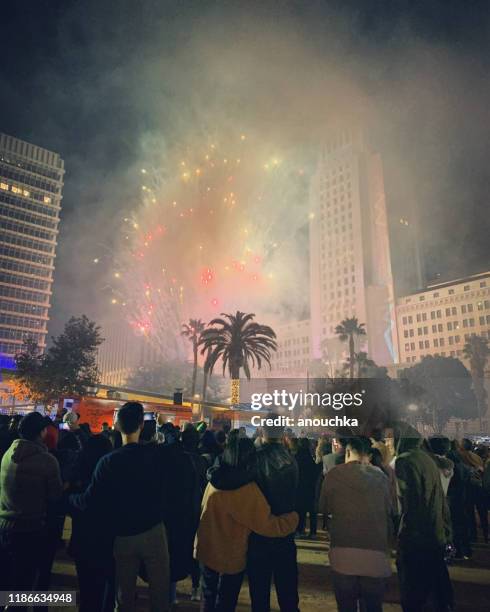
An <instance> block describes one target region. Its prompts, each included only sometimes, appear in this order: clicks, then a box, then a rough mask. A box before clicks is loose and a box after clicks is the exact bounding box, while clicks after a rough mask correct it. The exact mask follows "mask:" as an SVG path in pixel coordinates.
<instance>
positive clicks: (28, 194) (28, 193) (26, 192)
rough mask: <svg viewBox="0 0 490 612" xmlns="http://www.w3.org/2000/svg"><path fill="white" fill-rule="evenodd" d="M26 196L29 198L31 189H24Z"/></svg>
mask: <svg viewBox="0 0 490 612" xmlns="http://www.w3.org/2000/svg"><path fill="white" fill-rule="evenodd" d="M22 193H23V194H24V195H25V197H26V198H28V197H29V196H30V195H31V194H30V192H29V191H27V189H24V191H23V192H22Z"/></svg>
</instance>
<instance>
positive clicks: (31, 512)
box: [0, 412, 62, 591]
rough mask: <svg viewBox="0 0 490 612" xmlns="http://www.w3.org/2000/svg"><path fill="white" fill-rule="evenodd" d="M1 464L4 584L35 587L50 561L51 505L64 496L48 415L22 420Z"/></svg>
mask: <svg viewBox="0 0 490 612" xmlns="http://www.w3.org/2000/svg"><path fill="white" fill-rule="evenodd" d="M19 435H20V438H19V439H17V440H14V442H12V444H11V446H10V448H9V449H8V451H7V452H6V453H5V455H4V456H3V459H2V464H1V469H0V561H1V564H0V565H1V568H2V571H0V590H2V591H6V590H15V591H30V590H33V589H35V586H36V584H35V583H36V578H37V575H38V572H39V569H40V567H41V566H42V565H43V563H44V561H45V555H46V547H45V534H46V531H45V530H46V518H47V512H48V505H49V504H50V503H52V502H55V501H56V500H58V499H59V498H60V497H61V493H62V484H61V477H60V469H59V466H58V462H57V461H56V459H55V458H54V457H53V456H52V455H50V454H49V453H48V449H47V448H46V446H45V444H44V443H43V439H44V437H45V436H46V421H45V418H44V417H43V416H42V415H41V414H39V413H38V412H31V413H30V414H28V415H26V416H25V417H24V418H23V419H22V420H21V421H20V423H19Z"/></svg>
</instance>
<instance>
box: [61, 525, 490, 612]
mask: <svg viewBox="0 0 490 612" xmlns="http://www.w3.org/2000/svg"><path fill="white" fill-rule="evenodd" d="M67 529H69V522H68V521H67ZM68 533H69V532H68V531H65V537H68ZM297 544H298V560H299V571H300V598H301V602H300V607H301V611H302V612H320V611H321V612H334V611H336V610H337V607H336V605H335V599H334V596H333V592H332V584H331V579H330V568H329V566H328V555H327V551H328V543H327V538H326V534H325V533H324V532H320V535H319V538H318V540H315V541H310V540H306V539H302V540H298V541H297ZM53 571H54V576H53V588H72V589H76V585H77V580H76V573H75V567H74V564H73V562H72V561H71V559H70V558H69V557H68V556H67V555H66V553H65V551H64V550H60V552H59V554H58V557H57V560H56V562H55V566H54V570H53ZM393 571H394V574H393V576H392V578H391V579H390V580H389V584H388V591H387V594H386V597H385V601H386V602H387V603H386V604H385V606H384V610H385V612H395V611H400V610H401V607H400V606H399V595H398V588H397V577H396V568H395V567H394V566H393ZM450 574H451V579H452V581H453V586H454V590H455V596H456V610H457V611H461V612H489V610H490V546H489V545H485V544H484V543H479V544H477V545H476V546H475V550H474V555H473V559H472V560H471V561H466V562H462V563H459V564H455V565H452V566H451V567H450ZM190 590H191V584H190V580H185V581H183V582H179V584H178V589H177V592H178V599H179V604H178V606H176V607H175V612H197V611H198V610H199V604H197V603H193V602H191V601H190ZM138 601H139V605H138V610H141V611H143V610H148V609H149V607H148V596H147V589H146V586H145V584H144V583H143V582H141V583H140V587H139V592H138ZM271 603H272V606H271V609H272V610H273V611H277V610H279V607H278V605H277V601H276V599H275V597H274V596H273V597H272V600H271ZM52 610H53V612H58V611H59V610H65V611H66V612H74V610H75V608H52ZM247 610H250V600H249V598H248V589H247V586H246V584H244V586H243V588H242V591H241V594H240V605H239V607H238V611H239V612H246V611H247Z"/></svg>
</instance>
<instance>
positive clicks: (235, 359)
mask: <svg viewBox="0 0 490 612" xmlns="http://www.w3.org/2000/svg"><path fill="white" fill-rule="evenodd" d="M221 316H222V317H223V318H217V319H213V320H212V321H210V323H209V326H208V328H207V329H205V330H204V331H203V332H202V334H201V346H202V347H203V348H202V349H201V354H202V355H204V353H206V354H207V356H206V364H205V366H207V368H206V369H207V370H208V372H209V374H211V373H212V372H213V369H214V366H215V365H216V362H217V361H218V360H219V359H221V361H222V363H223V376H224V374H225V372H226V370H228V374H229V376H230V378H231V389H232V393H231V401H232V404H236V403H238V402H239V401H240V386H239V385H240V382H239V379H240V370H242V369H243V372H244V374H245V376H246V377H247V380H250V368H251V367H255V366H257V368H258V369H259V370H260V369H261V367H262V363H264V362H265V363H267V364H268V365H269V367H270V360H271V352H272V351H276V350H277V343H276V334H275V332H274V330H273V329H272V328H271V327H269V326H267V325H260V324H259V323H256V322H255V321H254V320H253V319H254V317H255V314H245V313H244V312H240V311H237V313H236V314H234V315H232V314H225V313H221Z"/></svg>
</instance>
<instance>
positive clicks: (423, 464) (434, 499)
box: [395, 440, 451, 550]
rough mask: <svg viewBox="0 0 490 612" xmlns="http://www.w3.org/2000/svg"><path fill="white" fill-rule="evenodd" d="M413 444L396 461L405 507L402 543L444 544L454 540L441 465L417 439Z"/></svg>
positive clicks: (407, 545) (403, 545)
mask: <svg viewBox="0 0 490 612" xmlns="http://www.w3.org/2000/svg"><path fill="white" fill-rule="evenodd" d="M406 442H407V441H406ZM419 443H420V442H419ZM410 444H411V449H410V448H409V447H408V446H407V451H406V452H404V453H402V454H400V455H398V456H397V459H396V463H395V472H396V477H397V479H398V486H399V490H400V501H401V510H402V523H401V528H400V534H399V536H400V537H399V542H400V547H401V548H407V549H418V550H424V549H428V550H431V549H434V548H443V547H444V546H445V544H446V543H447V542H449V541H450V540H451V523H450V516H449V510H448V507H447V504H446V499H445V495H444V491H443V488H442V484H441V477H440V473H439V469H438V468H437V466H436V464H435V462H434V460H433V459H432V457H431V456H430V455H429V454H428V453H427V452H426V451H424V450H422V449H421V448H419V447H418V446H417V441H413V440H411V441H410Z"/></svg>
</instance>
